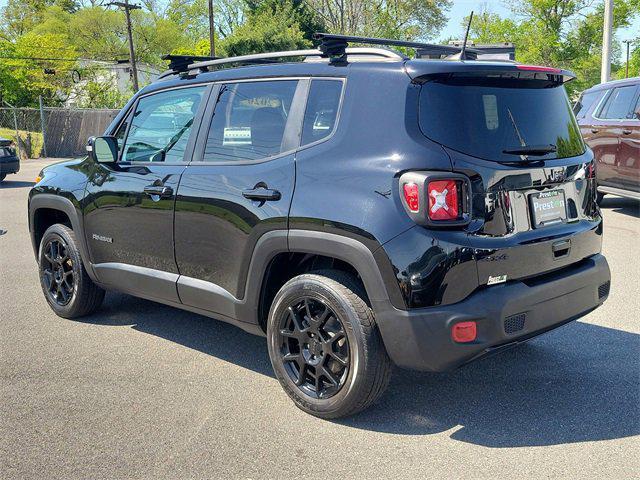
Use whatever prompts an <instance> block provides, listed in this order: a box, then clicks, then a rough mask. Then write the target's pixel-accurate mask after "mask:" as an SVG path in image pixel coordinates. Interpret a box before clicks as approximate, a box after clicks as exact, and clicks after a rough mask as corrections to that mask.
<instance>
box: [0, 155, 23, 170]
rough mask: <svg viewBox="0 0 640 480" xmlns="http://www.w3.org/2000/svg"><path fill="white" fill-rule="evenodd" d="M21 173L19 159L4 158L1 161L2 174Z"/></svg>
mask: <svg viewBox="0 0 640 480" xmlns="http://www.w3.org/2000/svg"><path fill="white" fill-rule="evenodd" d="M19 171H20V160H18V157H2V158H1V159H0V174H7V173H18V172H19Z"/></svg>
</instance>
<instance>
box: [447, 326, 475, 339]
mask: <svg viewBox="0 0 640 480" xmlns="http://www.w3.org/2000/svg"><path fill="white" fill-rule="evenodd" d="M476 335H477V331H476V322H460V323H456V324H455V325H454V326H453V327H452V328H451V338H452V339H453V341H454V342H458V343H468V342H473V341H474V340H475V339H476Z"/></svg>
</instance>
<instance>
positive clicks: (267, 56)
mask: <svg viewBox="0 0 640 480" xmlns="http://www.w3.org/2000/svg"><path fill="white" fill-rule="evenodd" d="M346 53H348V54H350V55H357V56H359V57H378V58H381V59H389V60H403V59H405V57H404V56H403V55H400V54H399V53H397V52H394V51H392V50H387V49H384V48H348V49H347V51H346ZM169 57H171V58H169ZM177 57H180V59H184V62H182V63H178V66H179V67H180V68H179V69H176V68H171V66H172V64H171V63H170V64H169V70H168V71H166V72H164V73H163V74H161V75H160V76H159V77H158V78H164V77H168V76H170V75H173V74H176V73H183V72H191V71H193V70H200V71H205V70H208V69H209V67H216V66H220V65H225V64H231V63H240V64H243V63H244V64H260V63H271V62H272V61H276V60H277V59H279V58H291V57H305V59H307V58H310V57H311V58H312V57H319V58H322V57H327V55H326V54H325V53H323V52H322V51H321V50H315V49H309V50H288V51H284V52H267V53H256V54H252V55H240V56H238V57H227V58H212V57H189V56H186V55H185V56H181V55H165V56H164V57H162V58H163V59H165V60H167V59H168V60H170V61H171V60H172V58H177ZM192 59H194V60H201V61H193V60H192ZM178 62H179V60H178Z"/></svg>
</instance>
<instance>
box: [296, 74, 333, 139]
mask: <svg viewBox="0 0 640 480" xmlns="http://www.w3.org/2000/svg"><path fill="white" fill-rule="evenodd" d="M341 93H342V82H341V81H337V80H313V81H312V82H311V88H310V89H309V98H308V100H307V109H306V110H305V112H304V124H303V126H302V145H307V144H309V143H313V142H316V141H318V140H321V139H323V138H325V137H328V136H329V135H330V134H331V132H332V131H333V127H334V126H335V123H336V117H337V115H338V108H339V106H340V95H341Z"/></svg>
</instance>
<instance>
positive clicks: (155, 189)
mask: <svg viewBox="0 0 640 480" xmlns="http://www.w3.org/2000/svg"><path fill="white" fill-rule="evenodd" d="M144 193H146V194H147V195H157V196H159V197H170V196H171V195H173V188H171V187H167V186H165V185H162V184H160V185H156V184H152V185H147V186H146V187H144Z"/></svg>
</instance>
